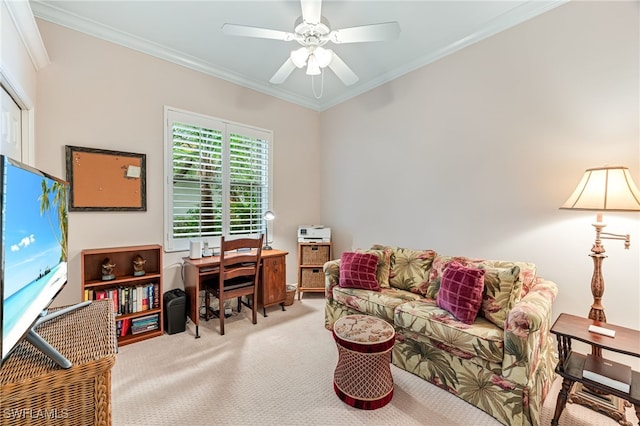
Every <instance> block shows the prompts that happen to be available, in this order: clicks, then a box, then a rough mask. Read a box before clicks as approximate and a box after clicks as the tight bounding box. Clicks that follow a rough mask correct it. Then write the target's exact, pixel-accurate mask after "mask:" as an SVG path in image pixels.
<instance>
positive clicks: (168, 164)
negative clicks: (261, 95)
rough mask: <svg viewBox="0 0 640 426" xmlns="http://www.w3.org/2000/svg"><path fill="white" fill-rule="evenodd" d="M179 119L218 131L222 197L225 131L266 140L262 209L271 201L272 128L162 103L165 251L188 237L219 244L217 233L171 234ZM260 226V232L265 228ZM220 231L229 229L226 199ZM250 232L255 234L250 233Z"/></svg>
mask: <svg viewBox="0 0 640 426" xmlns="http://www.w3.org/2000/svg"><path fill="white" fill-rule="evenodd" d="M176 121H178V122H181V123H185V124H190V125H194V126H199V127H204V128H207V129H216V130H221V131H222V134H223V136H222V138H223V142H222V143H223V150H222V151H223V153H222V155H223V160H222V162H223V177H222V184H223V191H222V199H223V200H228V199H229V187H230V178H229V168H228V167H227V166H226V164H227V163H228V159H229V134H230V133H236V134H242V135H243V136H248V137H254V138H257V139H261V140H267V141H268V144H269V148H268V150H269V152H268V184H267V185H268V195H267V198H268V201H267V206H266V208H265V211H266V210H273V209H272V207H271V206H272V205H273V203H272V201H273V132H272V131H271V130H266V129H261V128H258V127H255V126H249V125H246V124H242V123H236V122H232V121H229V120H224V119H221V118H216V117H211V116H207V115H204V114H198V113H194V112H190V111H186V110H181V109H178V108H173V107H170V106H165V107H164V124H165V125H164V182H165V190H164V198H165V202H164V249H165V251H166V252H175V251H187V250H189V243H190V241H203V242H206V243H207V244H208V246H209V247H216V248H217V247H220V236H214V237H209V236H208V237H201V236H200V237H191V238H173V215H174V205H173V123H174V122H176ZM264 226H266V225H263V227H262V232H263V233H264V232H265V231H266V229H265V228H264ZM222 235H224V236H225V237H228V236H229V235H230V233H229V207H228V203H224V202H223V213H222ZM240 236H241V235H239V234H233V237H240ZM250 236H256V234H252V235H250Z"/></svg>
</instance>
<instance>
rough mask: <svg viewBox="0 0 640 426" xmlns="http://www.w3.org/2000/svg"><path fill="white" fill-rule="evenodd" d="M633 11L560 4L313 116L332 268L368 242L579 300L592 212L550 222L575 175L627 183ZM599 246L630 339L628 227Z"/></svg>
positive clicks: (564, 306)
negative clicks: (469, 262) (470, 265)
mask: <svg viewBox="0 0 640 426" xmlns="http://www.w3.org/2000/svg"><path fill="white" fill-rule="evenodd" d="M639 5H640V3H638V2H571V3H569V4H566V5H563V6H560V7H559V8H557V9H554V10H552V11H550V12H547V13H545V14H544V15H542V16H539V17H538V18H535V19H533V20H531V21H528V22H525V23H524V24H521V25H519V26H517V27H515V28H512V29H510V30H508V31H505V32H503V33H501V34H498V35H496V36H494V37H491V38H489V39H486V40H485V41H483V42H481V43H478V44H476V45H473V46H470V47H469V48H466V49H464V50H462V51H460V52H458V53H456V54H454V55H451V56H449V57H447V58H444V59H442V60H440V61H438V62H436V63H434V64H431V65H429V66H427V67H424V68H422V69H419V70H417V71H415V72H413V73H411V74H408V75H406V76H404V77H403V78H400V79H397V80H395V81H393V82H391V83H389V84H387V85H384V86H382V87H379V88H377V89H375V90H373V91H370V92H368V93H366V94H363V95H362V96H359V97H358V98H355V99H353V100H351V101H348V102H346V103H344V104H342V105H339V106H337V107H334V108H332V109H330V110H329V111H326V112H324V113H323V114H322V121H321V136H322V137H321V140H322V145H323V151H322V152H323V161H322V166H323V174H322V175H323V182H322V185H323V215H322V218H323V221H324V222H326V224H327V225H330V226H332V227H333V229H334V231H335V236H336V238H335V242H334V247H335V248H336V255H339V253H340V252H341V251H343V250H349V249H352V248H356V247H368V246H370V245H371V244H373V243H383V244H390V245H400V246H405V247H415V248H433V249H435V250H437V251H439V252H441V253H443V254H449V255H467V256H477V257H485V258H493V259H509V260H524V261H531V262H534V263H536V264H537V266H538V273H539V275H541V276H543V277H545V278H547V279H551V280H553V281H555V282H556V283H557V284H558V286H559V288H560V293H559V295H558V298H557V299H556V303H555V304H554V314H555V315H558V314H559V313H561V312H569V313H573V314H577V315H586V314H587V313H588V311H589V307H590V305H591V302H592V298H591V292H590V280H591V273H592V270H593V267H592V261H591V259H590V258H589V257H588V256H587V255H588V253H589V250H590V249H591V245H592V244H593V241H594V239H595V232H594V231H593V228H592V227H591V223H592V221H594V219H595V213H592V212H573V211H567V210H559V209H558V208H559V206H560V205H562V203H563V202H564V201H565V200H566V198H567V197H568V196H569V195H570V194H571V192H572V191H573V189H574V188H575V186H576V185H577V183H578V181H579V179H580V178H581V176H582V173H583V171H584V170H585V169H586V168H589V167H598V166H602V165H605V164H610V165H615V164H621V165H627V166H628V167H629V168H630V170H631V172H632V174H633V176H634V178H635V180H636V183H637V184H639V185H640V129H639V117H640V110H639V104H640V102H639V101H640V96H639V94H640V86H639V84H640V83H639V81H640V74H639V72H638V65H639V64H640V54H639V51H640V45H639V19H638V18H639V12H638V11H639ZM330 172H331V173H330ZM605 221H606V222H607V223H608V224H609V226H608V227H607V229H606V230H607V231H609V232H614V233H631V234H632V243H631V249H630V250H624V249H623V243H622V242H621V241H605V242H604V245H605V247H606V249H607V253H608V254H609V258H608V259H606V260H605V261H604V277H605V281H606V291H605V295H604V300H603V302H604V304H605V307H606V312H607V317H608V320H609V321H611V322H614V323H618V324H622V325H626V326H628V327H633V328H636V329H640V313H639V311H638V305H639V304H640V214H639V213H626V214H625V213H612V214H606V215H605Z"/></svg>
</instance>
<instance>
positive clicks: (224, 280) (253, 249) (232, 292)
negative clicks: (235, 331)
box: [205, 235, 263, 334]
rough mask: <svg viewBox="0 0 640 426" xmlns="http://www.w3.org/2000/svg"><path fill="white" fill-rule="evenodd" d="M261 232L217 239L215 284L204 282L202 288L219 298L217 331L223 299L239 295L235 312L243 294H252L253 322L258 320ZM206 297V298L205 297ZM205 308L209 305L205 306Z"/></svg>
mask: <svg viewBox="0 0 640 426" xmlns="http://www.w3.org/2000/svg"><path fill="white" fill-rule="evenodd" d="M262 238H263V237H262V235H261V236H260V238H238V239H235V240H225V239H224V237H222V238H221V240H220V272H219V276H218V282H217V285H216V284H215V283H214V284H213V285H209V286H205V292H208V293H211V294H212V295H213V296H215V297H217V298H218V301H219V306H220V308H219V313H218V318H219V319H220V334H224V317H225V315H224V311H225V308H224V302H225V300H227V299H233V298H234V297H236V298H237V299H238V312H240V309H241V307H242V296H251V309H252V311H253V313H252V314H253V321H252V322H253V323H254V324H256V323H257V322H258V320H257V318H258V315H257V309H258V275H259V272H260V256H261V255H262ZM205 299H207V298H206V297H205ZM207 309H208V307H207Z"/></svg>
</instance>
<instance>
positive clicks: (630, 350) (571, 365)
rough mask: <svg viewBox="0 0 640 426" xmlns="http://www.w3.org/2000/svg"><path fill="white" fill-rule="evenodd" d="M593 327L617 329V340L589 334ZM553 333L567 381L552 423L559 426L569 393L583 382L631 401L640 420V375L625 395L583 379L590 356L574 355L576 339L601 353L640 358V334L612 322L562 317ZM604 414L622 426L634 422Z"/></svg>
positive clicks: (559, 369)
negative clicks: (572, 344) (606, 352)
mask: <svg viewBox="0 0 640 426" xmlns="http://www.w3.org/2000/svg"><path fill="white" fill-rule="evenodd" d="M590 325H596V326H599V327H605V328H608V329H610V330H615V332H616V334H615V337H608V336H604V335H601V334H596V333H592V332H590V331H589V326H590ZM551 333H553V334H555V335H556V337H557V339H558V358H559V359H558V366H557V367H556V373H558V374H559V375H560V376H561V377H562V378H563V381H562V389H561V390H560V393H559V394H558V399H557V401H556V410H555V414H554V416H553V419H552V420H551V424H552V425H554V426H557V425H558V419H559V418H560V415H561V414H562V411H563V410H564V407H565V405H566V403H567V397H568V395H569V390H570V389H571V386H573V384H574V383H582V384H585V385H588V386H589V387H590V388H592V389H595V390H597V391H600V392H603V393H606V394H610V395H614V396H616V397H619V398H621V399H623V400H626V401H629V402H630V403H632V404H633V405H634V406H635V410H636V416H638V419H640V372H637V371H633V373H632V378H631V389H630V390H629V393H626V392H622V391H620V390H617V389H614V388H610V387H608V386H605V385H603V384H601V383H598V382H594V381H592V380H589V379H586V378H584V377H582V370H583V367H584V362H585V360H586V355H583V354H580V353H577V352H574V351H573V350H572V349H571V341H572V340H573V339H575V340H578V341H581V342H584V343H588V344H590V345H592V346H593V347H595V348H596V349H597V350H598V352H599V351H600V350H602V349H606V350H610V351H612V352H617V353H621V354H625V355H629V356H633V357H640V332H639V331H636V330H632V329H629V328H625V327H619V326H616V325H612V324H610V323H601V322H599V321H593V320H590V319H587V318H582V317H578V316H575V315H569V314H560V316H559V317H558V319H557V320H556V322H555V324H553V327H551ZM603 414H606V415H608V416H610V417H613V418H615V420H617V421H618V423H620V424H622V425H628V426H631V423H629V422H627V421H626V419H625V418H624V417H623V415H622V414H616V412H603ZM639 424H640V422H639Z"/></svg>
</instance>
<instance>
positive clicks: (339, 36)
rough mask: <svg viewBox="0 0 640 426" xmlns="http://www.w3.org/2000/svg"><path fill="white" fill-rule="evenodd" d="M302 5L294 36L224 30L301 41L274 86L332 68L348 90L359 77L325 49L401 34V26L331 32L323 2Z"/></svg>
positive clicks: (315, 0)
mask: <svg viewBox="0 0 640 426" xmlns="http://www.w3.org/2000/svg"><path fill="white" fill-rule="evenodd" d="M300 4H301V6H302V16H301V17H300V18H298V19H297V20H296V22H295V26H294V30H293V32H286V31H279V30H271V29H267V28H256V27H249V26H246V25H236V24H224V25H223V26H222V31H223V32H224V33H225V34H227V35H232V36H243V37H257V38H268V39H275V40H283V41H297V42H298V43H299V44H300V45H301V46H302V47H300V48H298V49H296V50H293V51H292V52H291V54H290V55H289V58H287V60H286V61H285V62H284V64H282V66H281V67H280V69H278V71H276V73H275V74H274V75H273V77H271V79H270V80H269V82H270V83H273V84H281V83H284V82H285V81H286V80H287V78H288V77H289V75H291V73H292V72H293V71H294V70H295V69H296V68H303V67H304V66H305V65H306V67H307V70H306V74H307V75H312V76H313V75H318V74H321V72H322V69H324V68H326V67H327V66H328V67H329V68H331V70H332V71H333V72H334V73H335V74H336V76H338V78H339V79H340V80H341V81H342V82H343V83H344V84H345V85H346V86H350V85H352V84H354V83H355V82H357V81H358V76H357V75H356V74H355V73H354V72H353V71H352V70H351V68H349V67H348V66H347V64H345V63H344V61H343V60H342V59H340V57H339V56H338V55H337V54H336V53H335V52H334V51H333V50H331V49H326V48H324V47H323V46H324V45H326V44H327V43H329V42H331V43H336V44H340V43H361V42H368V41H383V40H390V39H393V38H396V37H397V36H398V35H399V34H400V25H399V24H398V23H397V22H385V23H380V24H371V25H363V26H359V27H351V28H343V29H340V30H331V28H330V27H329V23H328V21H327V20H326V19H325V18H324V17H323V16H322V14H321V8H322V0H300Z"/></svg>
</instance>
